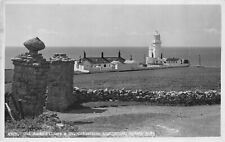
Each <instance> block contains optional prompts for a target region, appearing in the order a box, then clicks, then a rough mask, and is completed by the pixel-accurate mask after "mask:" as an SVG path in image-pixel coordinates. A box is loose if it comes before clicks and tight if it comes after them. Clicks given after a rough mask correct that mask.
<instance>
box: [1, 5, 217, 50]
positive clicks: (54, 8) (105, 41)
mask: <svg viewBox="0 0 225 142" xmlns="http://www.w3.org/2000/svg"><path fill="white" fill-rule="evenodd" d="M5 22H6V23H5V25H6V28H5V33H6V36H5V39H6V42H5V44H6V46H7V47H11V46H23V42H24V41H26V40H27V39H30V38H33V37H39V38H40V39H41V40H42V41H43V42H44V43H45V45H46V46H48V47H56V46H57V47H71V46H72V47H82V46H85V47H123V46H125V47H128V46H133V47H137V46H142V47H144V46H149V45H150V44H151V42H152V40H153V33H154V31H155V30H158V31H159V33H160V34H161V39H162V46H167V47H191V46H193V47H220V46H221V7H220V6H219V5H87V4H83V5H81V4H73V5H63V4H50V5H47V4H38V5H37V4H36V5H34V4H33V5H32V4H19V5H18V4H7V5H6V7H5Z"/></svg>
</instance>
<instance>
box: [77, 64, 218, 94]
mask: <svg viewBox="0 0 225 142" xmlns="http://www.w3.org/2000/svg"><path fill="white" fill-rule="evenodd" d="M74 86H77V87H79V88H88V89H89V88H92V89H101V88H109V89H121V88H126V89H133V90H134V89H148V90H153V91H155V90H165V91H170V90H173V91H180V90H183V91H184V90H195V89H201V90H209V89H216V90H220V69H219V68H197V67H188V68H170V69H160V70H145V71H132V72H110V73H96V74H82V75H74Z"/></svg>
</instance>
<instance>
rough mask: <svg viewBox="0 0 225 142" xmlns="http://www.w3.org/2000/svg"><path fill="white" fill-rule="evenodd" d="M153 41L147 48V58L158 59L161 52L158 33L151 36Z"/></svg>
mask: <svg viewBox="0 0 225 142" xmlns="http://www.w3.org/2000/svg"><path fill="white" fill-rule="evenodd" d="M153 38H154V39H153V41H152V44H151V45H150V46H149V54H148V56H149V57H152V58H160V56H161V53H162V50H161V40H160V34H159V33H158V31H155V33H154V34H153Z"/></svg>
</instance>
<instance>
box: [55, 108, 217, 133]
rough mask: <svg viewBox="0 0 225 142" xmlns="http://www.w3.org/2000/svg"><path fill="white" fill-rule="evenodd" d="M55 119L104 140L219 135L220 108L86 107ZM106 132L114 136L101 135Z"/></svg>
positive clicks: (60, 114)
mask: <svg viewBox="0 0 225 142" xmlns="http://www.w3.org/2000/svg"><path fill="white" fill-rule="evenodd" d="M58 116H59V117H60V119H63V120H66V121H74V122H76V123H75V124H76V125H77V126H78V127H79V131H80V132H94V133H96V135H98V134H100V136H103V137H104V136H159V137H164V136H182V137H187V136H190V137H196V136H201V137H202V136H203V137H204V136H220V105H212V106H192V107H181V106H176V107H171V106H149V105H134V106H118V107H104V108H101V107H98V108H96V107H92V108H89V107H86V108H83V109H79V110H70V111H69V112H67V113H58ZM105 132H115V133H110V134H109V133H107V135H103V134H104V133H105ZM123 134H124V135H123ZM93 135H95V134H93Z"/></svg>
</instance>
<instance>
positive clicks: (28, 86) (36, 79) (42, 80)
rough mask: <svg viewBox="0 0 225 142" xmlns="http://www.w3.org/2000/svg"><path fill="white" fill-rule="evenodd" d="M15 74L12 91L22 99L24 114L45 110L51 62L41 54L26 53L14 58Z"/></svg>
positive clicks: (34, 113) (39, 112) (35, 114)
mask: <svg viewBox="0 0 225 142" xmlns="http://www.w3.org/2000/svg"><path fill="white" fill-rule="evenodd" d="M12 61H13V64H14V75H13V83H12V93H13V96H14V98H15V99H16V102H17V106H18V100H19V99H21V100H22V105H23V112H24V115H32V116H37V115H39V114H41V113H42V112H43V106H44V102H45V93H46V87H47V80H46V78H47V72H48V68H49V63H48V62H47V61H46V60H45V59H44V58H43V57H42V55H41V54H36V55H34V54H30V53H25V54H22V55H19V56H17V57H16V58H13V59H12Z"/></svg>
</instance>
